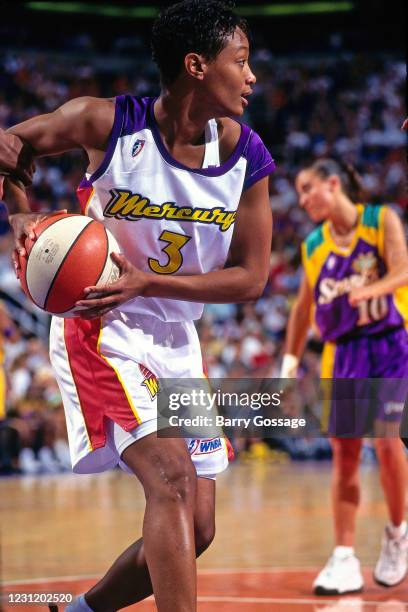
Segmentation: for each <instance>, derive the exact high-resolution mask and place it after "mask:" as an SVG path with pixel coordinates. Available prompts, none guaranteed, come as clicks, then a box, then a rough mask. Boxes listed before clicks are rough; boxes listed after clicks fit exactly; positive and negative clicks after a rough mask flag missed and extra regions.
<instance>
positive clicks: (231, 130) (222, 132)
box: [217, 117, 242, 163]
mask: <svg viewBox="0 0 408 612" xmlns="http://www.w3.org/2000/svg"><path fill="white" fill-rule="evenodd" d="M217 126H218V136H219V145H220V156H221V163H223V162H224V161H225V160H227V159H228V158H229V157H230V156H231V155H232V153H233V151H234V150H235V148H236V147H237V145H238V142H239V140H240V138H241V132H242V130H241V124H240V123H238V121H234V119H230V118H229V117H222V118H219V119H217Z"/></svg>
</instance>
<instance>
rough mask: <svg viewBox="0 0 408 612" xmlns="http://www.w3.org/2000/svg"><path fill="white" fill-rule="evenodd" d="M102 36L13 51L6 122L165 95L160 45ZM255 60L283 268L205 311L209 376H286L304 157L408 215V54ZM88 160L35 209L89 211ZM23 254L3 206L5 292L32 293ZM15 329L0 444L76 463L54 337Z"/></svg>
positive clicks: (276, 259)
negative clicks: (250, 297) (84, 181)
mask: <svg viewBox="0 0 408 612" xmlns="http://www.w3.org/2000/svg"><path fill="white" fill-rule="evenodd" d="M136 42H137V39H136ZM90 44H91V43H90V41H89V39H87V38H86V37H85V38H82V39H80V38H79V39H78V40H77V41H76V43H75V45H74V47H75V49H71V51H69V50H67V51H66V52H64V53H62V54H47V53H45V52H41V51H39V50H37V51H35V50H30V53H28V52H26V51H21V52H20V51H17V50H16V51H13V52H10V51H1V49H0V66H1V70H0V92H1V93H0V127H3V128H7V127H9V126H10V125H12V124H15V123H18V122H20V121H23V120H25V119H27V118H29V117H30V116H33V115H36V114H39V113H43V112H49V111H51V110H53V109H54V108H56V107H57V106H59V105H60V104H62V103H63V102H65V101H66V100H68V99H70V98H73V97H76V96H83V95H91V96H114V95H118V94H121V93H133V94H136V95H154V94H157V92H158V88H159V86H158V79H157V72H156V70H155V68H154V66H153V64H152V63H151V61H150V59H149V55H148V50H147V49H143V48H142V47H140V48H138V51H137V60H136V61H135V62H132V61H130V60H129V57H127V60H126V62H125V59H124V55H123V53H124V50H125V51H126V48H127V47H129V45H130V43H129V41H128V40H127V39H123V40H118V41H117V45H116V50H115V51H116V53H117V55H115V54H113V55H112V54H111V55H110V56H109V61H108V60H106V61H103V57H102V58H101V57H100V56H99V55H95V54H93V52H92V48H91V47H90V46H89V45H90ZM135 44H136V43H135ZM136 46H137V45H136ZM74 51H75V52H74ZM133 52H134V47H133V48H130V49H129V54H130V55H131V54H132V53H133ZM70 53H72V55H71V56H70ZM67 58H69V59H67ZM252 68H253V70H254V72H255V73H256V75H257V83H256V85H255V87H254V94H253V96H252V98H251V100H250V105H249V107H248V110H247V113H246V116H245V117H244V121H245V122H246V123H249V124H250V125H251V126H252V127H253V128H254V129H255V130H256V131H257V132H259V134H260V135H261V136H262V138H263V140H264V141H265V143H266V145H267V146H268V148H269V150H270V151H271V153H272V156H273V157H274V158H275V160H276V162H277V170H276V172H275V174H274V176H273V177H272V179H271V182H270V201H271V206H272V209H273V214H274V238H273V248H272V252H271V267H270V275H269V280H268V284H267V286H266V288H265V291H264V294H263V296H262V298H261V299H260V300H259V301H258V302H257V303H256V304H244V305H231V304H228V305H226V304H217V305H208V306H207V307H206V309H205V313H204V316H203V318H202V320H201V321H200V322H199V324H198V326H199V333H200V338H201V343H202V348H203V353H204V357H205V361H206V363H207V369H208V373H209V376H210V377H214V378H223V377H231V378H240V377H254V378H255V377H274V376H278V373H279V359H280V354H281V351H282V341H283V338H284V334H285V326H286V321H287V317H288V312H289V310H290V307H291V304H292V303H293V300H294V297H295V294H296V292H297V289H298V286H299V282H300V278H301V263H300V244H301V241H302V240H303V238H304V237H305V236H306V235H307V233H308V232H309V231H310V230H311V229H312V226H311V224H310V222H309V221H308V220H307V218H306V216H305V214H304V213H303V212H302V211H301V210H300V209H299V206H298V203H297V197H296V192H295V190H294V186H293V182H294V177H295V175H296V173H297V171H298V170H299V169H300V168H301V167H302V165H303V164H304V163H306V162H308V161H310V160H311V159H315V158H317V157H321V156H326V155H328V156H332V155H335V156H341V157H342V158H343V159H344V160H346V161H348V162H351V163H353V164H354V165H355V166H356V168H357V169H358V170H359V172H360V174H361V176H362V178H363V180H364V185H365V188H366V191H367V194H368V200H369V201H383V202H387V203H390V204H392V205H393V206H394V208H395V209H396V210H397V211H398V212H399V213H400V214H401V216H404V215H405V216H406V215H407V211H408V207H407V203H408V200H407V191H406V166H405V163H406V162H405V154H404V149H405V144H406V140H405V135H404V134H403V133H402V132H401V130H400V125H401V123H402V119H403V117H404V116H405V110H404V102H403V101H404V87H405V78H406V68H405V62H404V61H403V59H402V58H398V57H390V56H387V55H382V54H380V53H378V54H373V55H371V56H370V57H369V56H367V55H355V54H353V53H351V52H343V51H341V50H340V51H338V52H337V53H335V54H333V55H330V54H328V55H325V56H310V57H298V56H293V57H285V58H277V57H275V56H274V55H273V54H272V52H271V51H270V50H269V49H267V48H258V49H255V50H254V52H253V55H252ZM85 167H86V160H85V156H84V155H83V154H82V153H79V152H75V153H69V154H65V155H64V156H62V157H59V158H51V159H50V158H48V159H46V160H42V159H40V160H38V162H37V170H36V173H35V175H34V180H33V185H32V187H31V188H30V190H29V196H30V202H31V205H32V208H33V210H35V211H52V210H56V209H65V208H66V209H68V211H77V202H76V197H75V189H76V187H77V185H78V184H79V182H80V181H81V178H82V176H83V173H84V169H85ZM11 249H12V236H11V233H10V231H9V228H8V226H7V222H6V219H5V209H4V208H3V209H1V204H0V264H1V265H0V290H1V292H4V294H5V295H6V298H7V296H16V295H17V294H18V295H20V296H21V291H20V289H19V285H18V282H17V281H16V280H15V278H14V272H13V268H12V264H11V258H10V253H11ZM0 295H2V294H0ZM3 299H4V295H3ZM5 303H7V299H5ZM0 331H1V330H0ZM3 336H4V337H3V339H2V342H3V344H4V347H5V363H6V372H7V382H8V385H7V387H8V392H7V417H6V419H3V421H2V423H1V424H0V448H3V449H4V448H5V446H4V440H6V438H7V440H8V444H9V447H10V449H11V450H12V451H13V452H12V453H11V454H12V455H13V457H12V458H10V457H9V459H8V461H9V464H8V467H9V468H10V469H11V470H12V471H13V470H16V469H22V470H23V471H25V472H30V473H38V472H41V471H46V472H53V471H59V470H67V469H69V457H68V449H67V443H66V434H65V430H64V422H63V414H62V406H61V398H60V396H59V392H58V388H57V386H56V383H55V381H54V378H53V376H52V371H51V369H50V364H49V359H48V354H47V345H46V342H47V339H46V337H36V336H33V335H30V334H27V332H26V331H25V330H24V329H20V328H19V327H18V326H15V325H14V327H13V334H12V335H11V336H10V335H9V336H7V334H4V333H3ZM0 349H1V345H0ZM0 352H1V351H0ZM319 353H320V343H319V340H318V338H314V337H311V338H310V342H309V345H308V349H307V351H306V354H305V357H304V360H303V371H304V374H305V375H310V376H318V371H319ZM11 430H12V433H10V431H11ZM13 432H17V433H13ZM7 436H8V437H7ZM10 436H11V437H10ZM324 442H325V441H324ZM239 444H241V447H243V443H239V442H238V443H237V445H238V446H239ZM272 446H273V445H272ZM275 446H276V445H275ZM295 446H296V448H295ZM254 448H257V449H258V451H259V452H258V454H259V453H260V455H259V456H261V455H262V456H264V457H266V458H268V457H269V456H271V455H269V454H268V451H265V449H264V450H262V451H260V450H259V449H260V448H261V447H260V446H259V444H258V447H256V446H254ZM262 448H264V447H262ZM268 449H269V447H268ZM243 451H244V454H243V455H242V456H243V457H245V456H246V457H248V449H246V450H245V448H243ZM286 451H287V452H288V453H289V454H291V455H292V456H294V457H298V458H307V457H309V456H311V457H316V456H326V455H327V444H325V443H321V442H319V441H316V440H312V441H307V440H305V439H302V440H299V441H298V443H297V444H294V445H292V448H288V447H286ZM245 452H246V455H245ZM271 452H272V451H271ZM255 454H256V453H255ZM3 455H4V453H3V454H2V453H1V452H0V470H1V469H3V471H6V472H7V469H8V468H7V465H6V463H7V461H6V459H7V458H5V457H4V456H3ZM16 456H17V459H16ZM18 456H19V460H18Z"/></svg>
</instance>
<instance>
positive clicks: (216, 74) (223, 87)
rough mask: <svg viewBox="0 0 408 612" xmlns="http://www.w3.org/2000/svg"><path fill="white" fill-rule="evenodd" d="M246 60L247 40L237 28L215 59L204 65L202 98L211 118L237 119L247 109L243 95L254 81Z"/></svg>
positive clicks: (249, 91)
mask: <svg viewBox="0 0 408 612" xmlns="http://www.w3.org/2000/svg"><path fill="white" fill-rule="evenodd" d="M248 57H249V42H248V39H247V37H246V36H245V34H244V32H243V31H242V30H241V29H240V28H237V29H236V30H235V32H234V34H233V35H231V36H230V37H229V38H228V42H227V44H226V46H225V47H224V49H223V50H222V51H221V52H220V53H219V54H218V55H217V57H216V58H215V60H213V61H212V62H209V63H208V64H207V65H206V71H205V81H204V85H205V92H204V95H205V96H206V98H207V99H206V103H207V104H209V105H211V107H213V108H214V116H215V117H222V116H237V115H238V116H239V115H242V114H243V112H244V110H245V108H246V107H247V106H248V100H247V96H249V95H251V93H252V86H253V85H254V83H255V82H256V78H255V75H254V74H253V72H252V71H251V69H250V67H249V64H248Z"/></svg>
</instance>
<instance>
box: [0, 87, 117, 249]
mask: <svg viewBox="0 0 408 612" xmlns="http://www.w3.org/2000/svg"><path fill="white" fill-rule="evenodd" d="M113 118H114V101H113V100H111V99H100V98H91V97H83V98H76V99H74V100H70V101H69V102H67V103H66V104H63V105H62V106H61V107H59V108H58V109H56V110H55V111H54V112H52V113H47V114H44V115H38V116H37V117H33V118H31V119H28V120H27V121H24V122H22V123H19V124H18V125H15V126H13V127H11V128H10V129H9V130H7V132H8V134H9V135H14V136H15V137H19V138H20V139H21V140H22V141H23V142H25V143H27V145H28V146H29V147H30V150H31V152H32V155H33V157H42V156H46V155H59V154H61V153H64V152H66V151H70V150H73V149H80V148H82V149H84V150H85V151H86V153H87V154H88V157H89V161H90V165H91V167H92V166H94V167H96V166H98V165H99V163H100V162H101V160H102V158H103V155H104V151H105V150H106V145H107V142H108V138H109V134H110V131H111V128H112V125H113ZM6 136H7V134H6ZM3 137H4V135H0V140H1V139H2V138H3ZM2 170H5V168H4V167H2V166H1V159H0V172H1V171H2ZM4 192H5V201H6V203H7V207H8V212H9V221H10V224H11V225H12V227H13V230H14V234H15V240H16V248H18V250H19V251H20V254H22V255H23V254H24V246H23V237H24V236H25V235H28V236H30V237H32V238H34V235H33V233H32V232H33V229H34V227H35V225H36V224H37V223H39V222H40V221H41V220H42V219H43V218H44V216H47V215H36V214H33V213H31V211H30V204H29V201H28V199H27V196H26V194H25V189H24V185H23V184H22V183H21V182H20V181H18V180H16V179H14V178H11V177H9V178H7V179H6V181H5V185H4ZM59 212H63V211H59Z"/></svg>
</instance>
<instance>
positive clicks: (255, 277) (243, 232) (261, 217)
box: [78, 177, 272, 318]
mask: <svg viewBox="0 0 408 612" xmlns="http://www.w3.org/2000/svg"><path fill="white" fill-rule="evenodd" d="M271 241H272V212H271V207H270V203H269V193H268V178H267V177H265V178H263V179H261V180H260V181H258V182H257V183H255V184H254V185H252V186H251V187H250V188H249V189H247V190H246V191H245V192H244V193H243V195H242V196H241V200H240V203H239V208H238V212H237V217H236V222H235V227H234V233H233V237H232V241H231V249H230V258H229V267H228V268H225V269H223V270H217V271H214V272H208V273H205V274H197V275H190V276H181V275H180V276H171V275H160V274H146V273H144V272H141V271H140V270H136V268H134V267H133V266H132V265H131V264H130V263H129V262H127V261H126V259H125V258H124V257H122V256H120V255H119V256H116V255H113V256H112V257H113V259H114V261H115V262H116V263H117V264H118V266H119V267H120V269H121V277H120V279H119V280H118V281H117V282H116V283H113V284H111V285H107V286H106V287H104V288H101V287H98V289H97V292H98V293H99V294H100V295H101V296H103V297H100V298H98V299H87V300H84V301H81V302H79V303H78V305H81V306H88V309H89V310H88V312H85V313H82V314H81V316H83V317H89V318H91V317H95V316H101V315H102V314H104V313H105V312H107V311H108V310H110V309H111V308H115V307H116V306H118V305H119V304H121V303H123V302H125V301H127V300H129V299H132V298H134V297H136V296H138V295H142V296H144V297H162V298H172V299H176V300H185V301H191V302H207V303H230V302H232V303H236V302H249V301H253V300H256V299H257V298H259V297H260V296H261V294H262V292H263V290H264V288H265V285H266V281H267V279H268V273H269V258H270V252H271ZM92 291H93V289H92V288H89V292H92Z"/></svg>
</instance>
